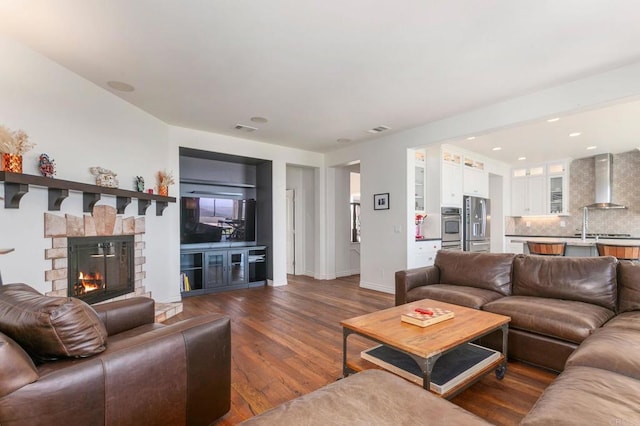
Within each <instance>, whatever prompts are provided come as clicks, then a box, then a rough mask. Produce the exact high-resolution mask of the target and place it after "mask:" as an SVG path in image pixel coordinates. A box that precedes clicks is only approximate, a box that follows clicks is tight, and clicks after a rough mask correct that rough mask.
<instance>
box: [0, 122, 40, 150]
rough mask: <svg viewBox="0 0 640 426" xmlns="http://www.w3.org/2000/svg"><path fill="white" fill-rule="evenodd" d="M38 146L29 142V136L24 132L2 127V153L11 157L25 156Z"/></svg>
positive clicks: (0, 146) (0, 131)
mask: <svg viewBox="0 0 640 426" xmlns="http://www.w3.org/2000/svg"><path fill="white" fill-rule="evenodd" d="M34 146H36V144H34V143H32V142H31V141H29V135H27V134H26V133H25V132H24V130H16V131H13V132H12V131H11V130H9V129H7V128H6V127H4V126H0V152H2V153H4V154H11V155H24V154H25V153H26V152H28V151H29V150H31V149H32V148H33V147H34Z"/></svg>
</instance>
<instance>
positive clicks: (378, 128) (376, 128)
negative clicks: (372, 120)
mask: <svg viewBox="0 0 640 426" xmlns="http://www.w3.org/2000/svg"><path fill="white" fill-rule="evenodd" d="M390 128H391V127H389V126H378V127H374V128H373V129H369V130H367V132H369V133H382V132H384V131H385V130H389V129H390Z"/></svg>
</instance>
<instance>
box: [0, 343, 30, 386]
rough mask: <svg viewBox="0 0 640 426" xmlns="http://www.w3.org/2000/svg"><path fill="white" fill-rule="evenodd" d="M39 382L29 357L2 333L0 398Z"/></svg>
mask: <svg viewBox="0 0 640 426" xmlns="http://www.w3.org/2000/svg"><path fill="white" fill-rule="evenodd" d="M36 380H38V371H37V370H36V366H35V365H33V361H31V358H29V355H27V353H26V352H25V351H24V350H23V349H22V348H21V347H20V346H19V345H18V344H17V343H16V342H14V341H13V339H11V338H10V337H9V336H6V335H5V334H3V333H0V398H2V397H3V396H5V395H8V394H10V393H11V392H13V391H15V390H18V389H20V388H21V387H23V386H24V385H28V384H29V383H33V382H35V381H36Z"/></svg>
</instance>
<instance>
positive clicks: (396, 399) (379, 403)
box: [241, 370, 489, 426]
mask: <svg viewBox="0 0 640 426" xmlns="http://www.w3.org/2000/svg"><path fill="white" fill-rule="evenodd" d="M412 424H416V425H417V424H419V425H426V426H428V425H443V426H444V425H488V424H489V423H487V422H485V421H484V420H482V419H481V418H479V417H477V416H475V415H474V414H471V413H469V412H468V411H465V410H464V409H462V408H460V407H458V406H457V405H454V404H453V403H451V402H449V401H447V400H445V399H442V398H439V397H437V396H435V395H433V394H432V393H430V392H427V391H425V390H424V389H422V388H421V387H418V386H416V385H414V384H412V383H409V382H408V381H406V380H404V379H401V378H399V377H397V376H394V375H393V374H391V373H388V372H386V371H380V370H366V371H362V372H360V373H357V374H354V375H352V376H349V377H347V378H346V379H342V380H338V381H337V382H333V383H331V384H329V385H327V386H324V387H322V388H320V389H318V390H316V391H314V392H311V393H309V394H306V395H303V396H301V397H298V398H296V399H294V400H291V401H289V402H286V403H284V404H282V405H279V406H277V407H275V408H273V409H271V410H268V411H266V412H264V413H262V414H260V415H258V416H256V417H253V418H250V419H249V420H247V421H245V422H243V423H241V425H243V426H249V425H251V426H255V425H278V426H300V425H305V426H316V425H317V426H343V425H358V426H360V425H362V426H365V425H366V426H370V425H379V426H382V425H412Z"/></svg>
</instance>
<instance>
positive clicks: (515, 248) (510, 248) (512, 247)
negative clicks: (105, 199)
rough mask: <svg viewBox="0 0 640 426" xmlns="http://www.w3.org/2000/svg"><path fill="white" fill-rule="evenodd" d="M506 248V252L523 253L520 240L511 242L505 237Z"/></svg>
mask: <svg viewBox="0 0 640 426" xmlns="http://www.w3.org/2000/svg"><path fill="white" fill-rule="evenodd" d="M506 248H507V253H515V254H522V253H524V243H523V242H522V241H520V242H512V241H511V240H509V239H507V247H506Z"/></svg>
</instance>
